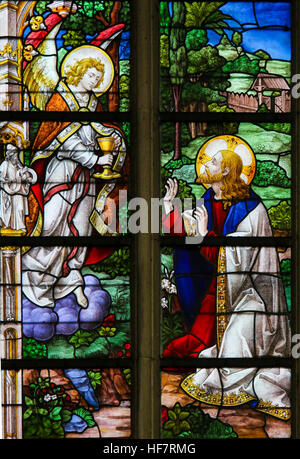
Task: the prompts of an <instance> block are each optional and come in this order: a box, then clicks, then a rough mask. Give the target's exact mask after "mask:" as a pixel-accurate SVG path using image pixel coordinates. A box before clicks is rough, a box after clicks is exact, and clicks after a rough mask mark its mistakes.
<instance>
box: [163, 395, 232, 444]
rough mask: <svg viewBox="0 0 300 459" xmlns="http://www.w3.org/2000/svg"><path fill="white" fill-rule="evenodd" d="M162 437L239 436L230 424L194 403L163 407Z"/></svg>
mask: <svg viewBox="0 0 300 459" xmlns="http://www.w3.org/2000/svg"><path fill="white" fill-rule="evenodd" d="M161 416H162V438H215V439H217V438H237V434H236V433H235V432H234V431H233V429H232V427H231V426H230V425H229V424H224V423H223V422H221V421H219V419H214V418H211V417H210V416H209V415H208V414H205V413H204V412H203V411H202V409H201V408H200V406H196V405H194V404H193V403H190V404H188V405H185V406H184V407H182V406H181V405H180V403H178V402H177V403H175V405H174V407H173V408H167V407H165V406H163V407H162V411H161Z"/></svg>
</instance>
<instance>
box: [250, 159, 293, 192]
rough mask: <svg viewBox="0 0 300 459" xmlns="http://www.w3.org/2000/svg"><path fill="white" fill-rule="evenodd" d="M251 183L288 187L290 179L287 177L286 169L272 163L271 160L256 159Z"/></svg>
mask: <svg viewBox="0 0 300 459" xmlns="http://www.w3.org/2000/svg"><path fill="white" fill-rule="evenodd" d="M253 185H256V186H268V185H271V186H280V187H283V188H289V187H290V186H291V180H290V179H289V178H288V176H287V174H286V171H285V170H284V169H283V168H282V167H280V166H278V165H277V164H275V163H273V161H257V163H256V173H255V177H254V179H253Z"/></svg>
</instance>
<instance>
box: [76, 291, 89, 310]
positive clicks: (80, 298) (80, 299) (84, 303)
mask: <svg viewBox="0 0 300 459" xmlns="http://www.w3.org/2000/svg"><path fill="white" fill-rule="evenodd" d="M74 294H75V296H76V299H77V303H78V305H79V306H80V307H81V308H84V309H86V308H87V307H88V305H89V302H88V299H87V297H86V296H85V294H84V293H83V289H82V287H77V288H76V289H75V290H74Z"/></svg>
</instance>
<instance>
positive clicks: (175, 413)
mask: <svg viewBox="0 0 300 459" xmlns="http://www.w3.org/2000/svg"><path fill="white" fill-rule="evenodd" d="M189 415H190V414H189V412H187V411H183V410H182V409H181V406H180V404H179V403H178V402H177V403H176V404H175V406H174V408H173V409H172V410H171V409H169V410H168V420H167V421H166V422H165V424H164V430H167V431H170V432H172V434H173V435H179V434H181V432H185V431H187V430H190V424H189V423H188V421H187V420H186V419H187V418H188V417H189Z"/></svg>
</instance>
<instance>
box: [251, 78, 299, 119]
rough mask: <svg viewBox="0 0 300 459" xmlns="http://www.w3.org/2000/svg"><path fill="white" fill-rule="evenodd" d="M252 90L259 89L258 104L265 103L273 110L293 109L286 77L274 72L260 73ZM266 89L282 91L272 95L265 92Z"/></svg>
mask: <svg viewBox="0 0 300 459" xmlns="http://www.w3.org/2000/svg"><path fill="white" fill-rule="evenodd" d="M250 89H251V90H255V91H257V97H258V105H259V106H260V105H262V104H265V105H266V106H267V107H268V109H269V110H271V111H272V112H273V111H274V112H276V113H280V112H289V111H290V110H291V93H290V87H289V84H288V82H287V81H286V79H285V78H283V77H281V76H279V75H275V74H273V73H259V74H258V75H257V77H256V79H255V80H254V82H253V83H252V86H251V88H250ZM264 91H275V92H278V93H280V95H276V96H275V97H272V96H271V95H269V96H266V95H264V94H263V92H264Z"/></svg>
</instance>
